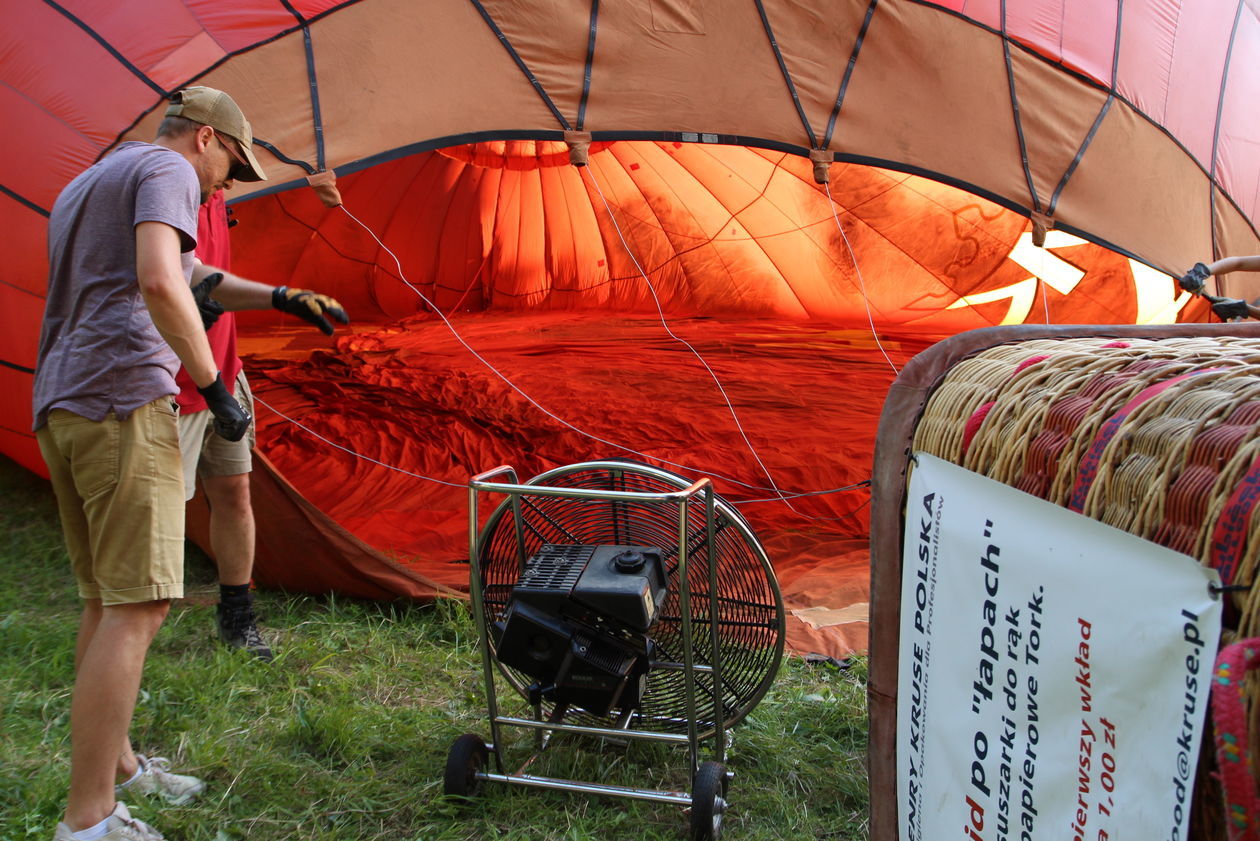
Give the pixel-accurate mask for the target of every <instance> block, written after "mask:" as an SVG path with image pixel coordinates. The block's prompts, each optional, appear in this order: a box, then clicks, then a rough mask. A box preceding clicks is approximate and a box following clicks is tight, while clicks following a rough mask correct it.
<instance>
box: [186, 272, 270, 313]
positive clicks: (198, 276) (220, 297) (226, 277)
mask: <svg viewBox="0 0 1260 841" xmlns="http://www.w3.org/2000/svg"><path fill="white" fill-rule="evenodd" d="M215 272H222V273H223V281H222V282H221V283H220V284H219V285H218V286H216V287H215V290H214V292H212V293H211V294H210V297H212V298H214V299H215V300H216V301H218V302H219V303H220V304H222V305H223V308H224V309H225V310H233V311H236V310H265V309H271V290H273V289H275V287H274V286H272V285H271V284H268V283H259V282H258V281H256V280H247V279H246V278H243V277H240V276H239V275H234V274H232V273H231V272H225V271H223V269H219V268H215V267H214V266H207V265H206V264H204V263H198V264H197V265H196V266H195V267H194V269H193V283H194V284H195V283H200V282H201V281H202V280H203V279H204V278H205V277H206V276H207V275H211V274H213V273H215Z"/></svg>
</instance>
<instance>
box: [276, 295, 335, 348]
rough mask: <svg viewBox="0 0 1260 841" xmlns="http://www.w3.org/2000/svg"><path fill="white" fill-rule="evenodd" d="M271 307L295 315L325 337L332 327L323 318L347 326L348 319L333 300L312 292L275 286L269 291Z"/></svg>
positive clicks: (329, 334) (330, 333)
mask: <svg viewBox="0 0 1260 841" xmlns="http://www.w3.org/2000/svg"><path fill="white" fill-rule="evenodd" d="M271 305H272V306H273V307H275V308H276V309H278V310H280V312H287V313H288V314H289V315H296V316H297V317H298V318H301V319H303V320H304V321H309V322H310V323H311V324H314V325H315V326H316V327H318V328H319V329H320V330H321V331H323V333H324V335H325V336H331V335H332V334H333V326H332V324H331V323H330V322H329V321H328V319H327V318H326V317H325V316H327V315H331V316H332V317H333V318H334V319H335V320H337V321H339V322H341V323H342V324H349V323H350V317H349V316H347V315H346V311H345V310H344V309H342V308H341V304H339V303H337V301H336V300H334V299H333V298H330V297H328V296H327V295H321V294H319V293H318V292H312V291H311V290H309V289H290V288H289V287H287V286H277V287H276V288H275V289H273V290H272V291H271Z"/></svg>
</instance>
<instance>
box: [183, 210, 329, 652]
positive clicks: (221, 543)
mask: <svg viewBox="0 0 1260 841" xmlns="http://www.w3.org/2000/svg"><path fill="white" fill-rule="evenodd" d="M197 258H198V259H199V260H200V261H201V262H202V263H203V264H205V265H206V267H207V268H209V269H210V270H211V271H214V272H217V273H222V274H224V275H226V276H228V277H233V279H234V281H236V283H235V284H234V285H235V286H236V287H238V288H239V287H240V286H241V285H242V283H246V284H251V285H252V286H254V287H256V290H255V291H256V293H257V294H256V298H257V300H255V301H253V302H252V305H251V306H250V307H242V306H236V307H234V309H246V308H249V309H262V308H265V307H266V306H268V305H270V306H272V307H275V308H276V309H279V310H281V311H283V312H288V313H291V314H293V315H297V316H298V317H300V318H303V319H305V320H307V321H309V322H311V323H312V324H314V325H315V326H316V327H319V328H320V329H321V330H322V331H323V332H324V333H325V334H328V335H331V334H332V332H333V327H332V324H331V322H330V321H329V320H328V317H329V316H331V317H332V318H333V319H334V320H336V321H339V322H341V323H342V324H346V323H348V318H347V317H346V313H345V310H344V309H342V307H341V305H340V304H339V303H337V302H336V301H335V300H333V299H332V298H329V297H328V296H326V295H319V294H317V293H314V292H310V291H308V290H304V289H290V288H288V287H285V286H279V287H272V286H269V285H267V284H262V283H254V282H252V281H244V279H242V278H237V277H235V276H232V275H228V274H227V272H226V269H227V268H228V267H229V266H230V264H231V246H230V243H229V241H228V214H227V206H226V203H225V201H224V198H223V192H222V191H221V190H220V191H218V192H216V193H214V194H213V195H212V196H211V197H210V198H209V200H207V201H206V202H205V203H204V204H202V206H201V209H200V213H199V217H198V233H197ZM215 283H216V282H215V281H214V280H213V279H210V278H208V279H207V282H203V283H202V284H201V285H199V287H198V288H196V289H195V290H194V293H195V297H196V299H197V302H198V306H199V308H200V310H201V314H202V321H203V323H205V324H206V325H207V327H206V338H207V339H208V340H209V342H210V350H211V352H212V354H213V355H214V361H215V363H216V364H217V365H218V366H219V369H220V370H221V371H222V375H223V382H224V383H225V384H228V383H230V384H233V386H234V395H235V397H236V399H237V400H238V401H239V402H240V404H241V405H242V406H245V407H248V409H249V411H250V413H251V415H252V414H253V398H252V396H251V395H250V392H249V384H248V383H247V382H246V381H245V374H244V371H243V369H242V365H241V360H240V357H238V356H237V353H236V321H235V317H234V316H233V314H232V313H231V312H227V311H224V309H223V308H222V306H220V305H219V304H218V303H217V302H216V301H215V300H214V298H213V295H214V292H213V289H214V287H215ZM175 382H176V385H178V386H179V395H178V396H177V397H176V402H177V403H178V404H179V441H180V450H181V453H182V455H183V460H184V492H185V497H186V499H192V497H193V494H194V493H195V491H196V483H197V479H198V477H200V479H201V487H202V489H203V490H204V491H205V494H206V501H207V502H208V503H209V506H210V548H211V551H212V552H213V554H214V557H215V560H216V562H217V564H218V567H219V605H218V610H217V620H218V628H219V638H220V639H221V640H222V641H223V642H224V643H226V644H227V645H230V646H232V647H234V648H241V649H245V650H246V651H250V652H252V653H253V654H255V655H257V656H258V657H260V658H261V659H263V660H268V661H270V660H271V659H272V657H273V654H272V651H271V647H270V646H268V645H267V642H266V641H265V640H264V639H263V637H262V634H261V633H260V632H259V630H258V620H257V617H256V616H255V614H254V605H253V595H252V594H251V593H250V590H249V586H250V579H251V577H252V576H253V569H254V514H253V510H252V509H251V507H250V498H249V472H250V469H251V467H252V458H251V450H252V448H253V445H254V425H253V424H252V423H251V424H250V426H249V432H248V434H247V435H246V436H245V437H244V438H242V439H241V440H239V441H227V440H225V439H224V438H222V437H220V436H217V435H214V434H212V429H211V427H212V423H211V421H212V417H211V413H210V412H209V411H208V410H207V408H206V401H205V400H204V399H203V398H202V397H201V395H200V394H199V393H198V391H197V389H196V386H195V385H194V384H193V382H192V380H191V379H190V378H189V377H188V374H187V372H186V371H184V369H183V368H181V369H180V370H179V372H178V373H177V374H176V377H175Z"/></svg>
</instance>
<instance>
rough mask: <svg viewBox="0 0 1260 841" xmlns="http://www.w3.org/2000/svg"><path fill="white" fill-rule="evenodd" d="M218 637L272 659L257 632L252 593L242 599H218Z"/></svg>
mask: <svg viewBox="0 0 1260 841" xmlns="http://www.w3.org/2000/svg"><path fill="white" fill-rule="evenodd" d="M217 613H218V620H219V639H221V640H222V641H223V642H224V643H225V644H226V645H230V646H232V647H233V648H243V649H245V650H246V651H249V652H251V653H253V654H254V655H255V656H256V657H258V659H260V660H264V661H266V662H268V663H270V662H271V661H272V659H274V656H275V655H273V654H272V653H271V647H270V646H268V645H267V643H266V641H265V640H263V638H262V634H260V633H258V620H257V618H256V617H255V616H254V595H253V594H252V593H246V594H245V599H244V600H243V601H238V600H234V601H230V602H228V601H220V602H219V607H218V610H217Z"/></svg>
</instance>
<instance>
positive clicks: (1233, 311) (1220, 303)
mask: <svg viewBox="0 0 1260 841" xmlns="http://www.w3.org/2000/svg"><path fill="white" fill-rule="evenodd" d="M1212 312H1214V313H1216V316H1217V318H1219V319H1221V321H1229V320H1230V319H1231V318H1246V317H1247V316H1249V315H1250V314H1251V310H1249V309H1248V308H1247V302H1246V301H1243V300H1239V299H1238V298H1216V299H1215V300H1213V301H1212Z"/></svg>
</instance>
